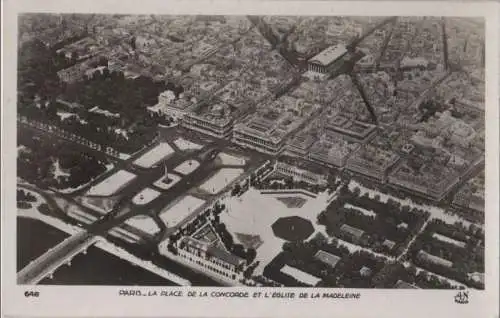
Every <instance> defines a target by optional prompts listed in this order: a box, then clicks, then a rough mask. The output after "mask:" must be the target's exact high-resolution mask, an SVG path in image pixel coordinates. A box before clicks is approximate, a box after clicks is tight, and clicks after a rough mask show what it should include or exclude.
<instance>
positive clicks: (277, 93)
mask: <svg viewBox="0 0 500 318" xmlns="http://www.w3.org/2000/svg"><path fill="white" fill-rule="evenodd" d="M325 14H326V13H325ZM17 20H18V32H17V66H16V67H17V119H16V120H17V123H16V127H17V179H16V201H17V218H16V219H17V224H16V225H15V228H16V238H12V239H11V241H12V245H16V254H17V259H16V271H17V277H16V280H17V284H18V285H71V286H76V285H79V286H82V285H91V286H99V285H103V286H153V287H154V286H212V287H223V286H240V287H276V288H281V287H326V288H366V289H370V288H386V289H457V290H469V289H476V290H484V288H485V55H486V54H485V20H484V19H483V18H472V17H470V18H469V17H451V16H447V17H441V16H421V17H420V16H412V17H407V16H373V17H370V16H307V15H304V16H286V15H283V16H279V15H262V16H260V15H248V16H247V15H163V14H152V15H146V14H142V15H139V14H137V15H124V14H120V15H117V14H90V13H85V14H83V13H81V14H70V13H64V14H58V13H22V14H19V15H18V17H17ZM13 107H14V105H13ZM12 121H14V119H12ZM13 138H15V137H14V136H13ZM13 156H15V153H14V155H13ZM12 187H13V184H12ZM492 212H493V211H492ZM494 212H495V213H497V212H498V211H494ZM252 290H255V289H252ZM280 290H284V289H280ZM450 301H451V302H453V300H450Z"/></svg>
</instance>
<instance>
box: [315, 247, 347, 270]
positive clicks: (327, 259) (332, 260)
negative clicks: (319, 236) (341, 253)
mask: <svg viewBox="0 0 500 318" xmlns="http://www.w3.org/2000/svg"><path fill="white" fill-rule="evenodd" d="M314 257H315V258H316V259H318V260H320V261H321V262H323V263H325V264H327V265H330V266H331V267H335V265H337V263H338V262H339V261H340V260H341V258H340V257H338V256H337V255H333V254H331V253H328V252H325V251H323V250H319V251H318V252H317V253H316V254H315V255H314Z"/></svg>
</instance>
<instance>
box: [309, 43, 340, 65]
mask: <svg viewBox="0 0 500 318" xmlns="http://www.w3.org/2000/svg"><path fill="white" fill-rule="evenodd" d="M345 53H347V49H346V47H345V45H343V44H337V45H333V46H330V47H329V48H327V49H325V50H323V51H321V53H319V54H318V55H316V56H314V57H313V58H311V59H310V60H309V62H312V63H317V64H321V65H323V66H328V65H330V64H331V63H333V62H334V61H335V60H337V59H338V58H339V57H341V56H342V55H344V54H345Z"/></svg>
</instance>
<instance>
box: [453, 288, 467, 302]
mask: <svg viewBox="0 0 500 318" xmlns="http://www.w3.org/2000/svg"><path fill="white" fill-rule="evenodd" d="M455 302H456V303H457V304H468V303H469V292H467V291H460V292H458V293H457V294H456V295H455Z"/></svg>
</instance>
